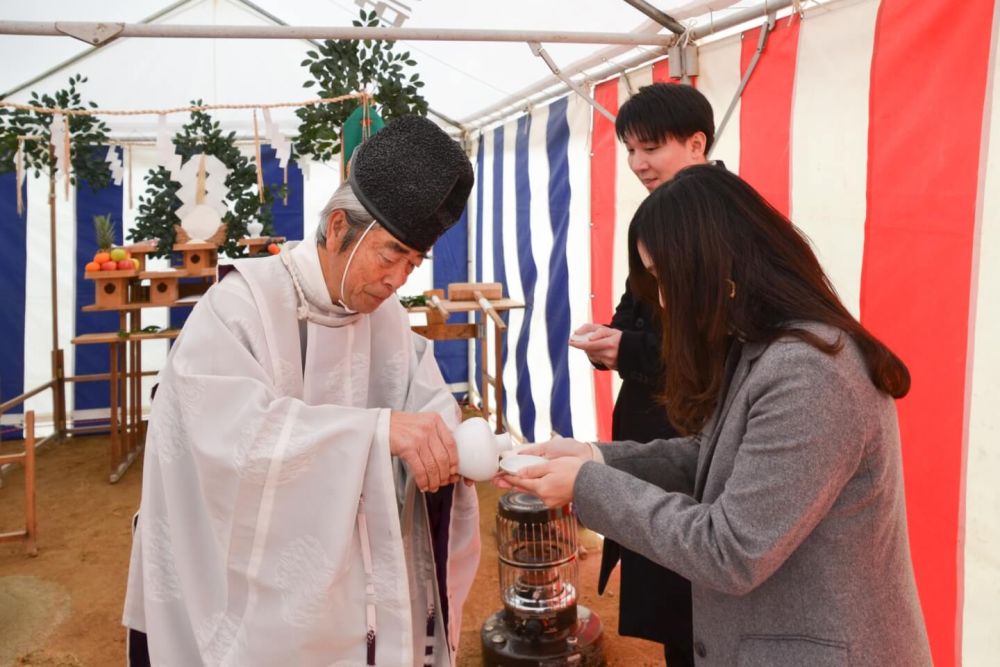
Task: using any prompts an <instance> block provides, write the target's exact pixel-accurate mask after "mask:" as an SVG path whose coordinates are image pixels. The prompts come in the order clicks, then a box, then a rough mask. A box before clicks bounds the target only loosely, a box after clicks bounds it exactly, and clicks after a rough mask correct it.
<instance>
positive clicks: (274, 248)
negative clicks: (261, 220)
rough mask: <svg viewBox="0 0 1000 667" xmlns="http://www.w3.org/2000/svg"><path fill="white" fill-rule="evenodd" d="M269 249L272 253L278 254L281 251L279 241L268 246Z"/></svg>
mask: <svg viewBox="0 0 1000 667" xmlns="http://www.w3.org/2000/svg"><path fill="white" fill-rule="evenodd" d="M267 251H268V252H269V253H271V254H272V255H277V254H278V253H279V252H281V248H279V247H278V244H277V243H271V244H269V245H268V246H267Z"/></svg>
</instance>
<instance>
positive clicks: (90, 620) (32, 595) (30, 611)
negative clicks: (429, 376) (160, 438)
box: [0, 437, 663, 667]
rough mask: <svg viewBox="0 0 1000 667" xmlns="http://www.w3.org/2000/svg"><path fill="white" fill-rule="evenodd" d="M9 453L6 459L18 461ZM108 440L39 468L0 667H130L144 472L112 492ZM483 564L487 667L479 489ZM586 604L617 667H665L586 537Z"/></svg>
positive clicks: (490, 549) (19, 514) (2, 593)
mask: <svg viewBox="0 0 1000 667" xmlns="http://www.w3.org/2000/svg"><path fill="white" fill-rule="evenodd" d="M20 446H21V445H20V443H3V444H2V445H0V453H12V452H14V451H18V450H19V449H18V448H19V447H20ZM107 447H108V444H107V440H106V438H102V437H87V438H74V439H71V440H68V441H65V442H63V443H59V444H50V445H46V446H45V447H44V448H43V449H41V450H40V451H39V455H38V458H37V462H38V475H37V486H38V556H37V557H36V558H30V557H28V556H27V555H26V554H25V552H24V549H23V546H22V545H21V544H19V543H5V544H0V667H3V666H6V665H39V666H46V667H51V666H56V665H59V666H62V665H67V666H73V667H104V666H106V665H120V664H122V663H123V661H124V648H125V641H124V633H123V631H122V628H121V626H120V618H121V608H122V602H123V600H124V596H125V578H126V572H127V569H128V558H129V548H130V543H131V535H130V531H129V519H130V517H131V516H132V514H133V512H135V510H136V508H137V506H138V503H139V490H140V482H141V475H142V466H141V461H139V462H137V463H136V464H135V465H134V466H133V467H132V469H130V470H129V471H128V472H127V473H126V474H125V476H124V477H123V478H122V480H121V481H120V482H118V483H117V484H114V485H112V484H109V483H108V481H107V480H108V475H107V460H108V453H107V452H108V449H107ZM2 481H3V485H2V487H0V532H5V531H11V530H19V529H21V528H23V526H24V523H23V521H24V515H23V498H24V486H23V475H22V472H21V470H20V469H19V468H14V469H11V470H8V472H7V474H6V475H4V477H3V480H2ZM478 491H479V497H480V504H481V509H482V512H481V515H482V541H483V558H482V561H481V563H480V567H479V573H478V574H477V576H476V582H475V584H474V586H473V590H472V593H471V595H470V596H469V602H468V603H467V604H466V606H465V610H464V620H463V630H462V637H461V643H460V648H459V655H460V659H459V664H460V665H463V666H468V667H471V666H473V665H479V664H481V653H480V646H479V642H480V639H479V631H480V627H481V626H482V624H483V621H484V620H485V619H486V618H488V617H489V616H490V615H491V614H493V613H494V612H495V611H497V610H499V609H500V607H501V603H500V595H499V590H498V584H497V560H496V546H495V542H494V540H493V526H494V516H495V509H496V501H497V498H498V497H499V491H498V490H497V489H495V488H494V487H493V486H492V485H490V484H479V485H478ZM581 542H582V543H583V544H584V545H585V546H586V547H587V554H586V556H585V557H584V558H583V559H582V560H581V561H580V580H579V583H580V596H581V598H580V602H581V603H582V604H584V605H586V606H587V607H589V608H590V609H591V610H593V611H595V612H596V613H597V615H598V616H599V617H600V618H601V620H602V622H603V624H604V636H605V638H604V654H605V657H606V659H607V661H608V664H609V665H628V666H630V667H631V666H633V665H636V666H639V665H662V664H663V659H662V655H663V654H662V651H661V648H660V646H659V645H658V644H653V643H650V642H646V641H642V640H638V639H632V638H625V637H619V636H618V635H617V633H616V629H617V627H618V600H617V592H618V579H617V572H616V575H615V576H614V577H613V578H612V581H611V583H610V584H609V585H608V590H607V591H606V592H605V594H604V595H603V596H601V597H598V596H597V594H596V591H595V587H596V581H597V570H598V566H599V564H600V539H599V538H598V537H597V536H596V535H594V534H593V533H590V532H584V533H582V536H581Z"/></svg>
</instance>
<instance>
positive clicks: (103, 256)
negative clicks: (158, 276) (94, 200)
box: [85, 213, 139, 273]
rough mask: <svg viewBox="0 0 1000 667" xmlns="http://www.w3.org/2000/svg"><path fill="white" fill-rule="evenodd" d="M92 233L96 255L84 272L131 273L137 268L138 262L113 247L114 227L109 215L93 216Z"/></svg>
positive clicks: (122, 250) (120, 249)
mask: <svg viewBox="0 0 1000 667" xmlns="http://www.w3.org/2000/svg"><path fill="white" fill-rule="evenodd" d="M94 232H95V233H96V235H97V253H96V254H95V255H94V261H92V262H89V263H88V264H87V266H86V268H85V270H86V271H87V272H88V273H89V272H91V271H132V270H135V269H137V268H139V262H138V260H133V259H132V258H131V257H130V256H129V252H128V251H127V250H125V249H124V248H119V247H116V246H115V226H114V223H112V222H111V214H110V213H108V214H107V215H95V216H94Z"/></svg>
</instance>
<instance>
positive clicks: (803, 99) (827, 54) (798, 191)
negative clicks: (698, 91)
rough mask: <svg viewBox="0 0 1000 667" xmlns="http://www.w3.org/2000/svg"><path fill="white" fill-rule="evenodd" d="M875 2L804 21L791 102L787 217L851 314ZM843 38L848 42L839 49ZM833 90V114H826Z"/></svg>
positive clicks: (856, 287)
mask: <svg viewBox="0 0 1000 667" xmlns="http://www.w3.org/2000/svg"><path fill="white" fill-rule="evenodd" d="M878 4H879V3H878V0H863V1H861V2H855V3H852V4H848V5H845V6H844V7H843V9H841V10H839V11H835V12H834V11H831V12H816V13H815V14H810V15H809V17H808V18H809V20H808V21H803V22H802V27H801V33H800V38H799V49H798V62H797V66H796V73H795V97H794V100H793V102H792V118H793V122H792V135H791V148H792V153H791V168H792V171H791V173H792V177H791V185H792V189H791V218H792V220H794V221H795V224H796V225H798V227H799V228H800V229H802V230H803V231H804V232H805V233H806V234H807V235H808V236H809V237H810V239H811V240H812V242H813V245H814V248H815V250H816V254H817V255H818V256H819V259H820V262H822V264H823V268H824V269H825V270H826V273H827V275H828V276H829V277H830V280H831V281H832V283H833V286H834V288H835V289H836V290H837V293H838V294H839V295H840V298H841V299H842V300H843V302H844V305H846V306H847V307H848V309H850V311H851V312H852V313H853V314H854V315H855V317H857V316H858V315H859V312H860V311H859V307H858V306H859V295H860V291H861V258H862V253H863V248H864V238H865V232H864V226H865V207H866V180H867V175H866V171H867V165H868V96H869V95H868V71H869V65H870V63H871V57H872V45H873V44H874V33H875V17H876V14H877V12H878ZM845 40H849V47H850V48H844V46H845ZM829 91H836V96H837V113H835V114H831V113H829Z"/></svg>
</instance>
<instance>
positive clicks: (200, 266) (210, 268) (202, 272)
mask: <svg viewBox="0 0 1000 667" xmlns="http://www.w3.org/2000/svg"><path fill="white" fill-rule="evenodd" d="M174 252H179V253H180V254H181V258H182V260H183V263H182V265H181V268H182V269H183V271H184V274H185V276H190V277H192V278H205V277H209V276H214V275H215V271H216V267H217V266H218V265H219V246H218V245H217V244H215V243H211V242H206V241H189V242H187V243H175V244H174Z"/></svg>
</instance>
